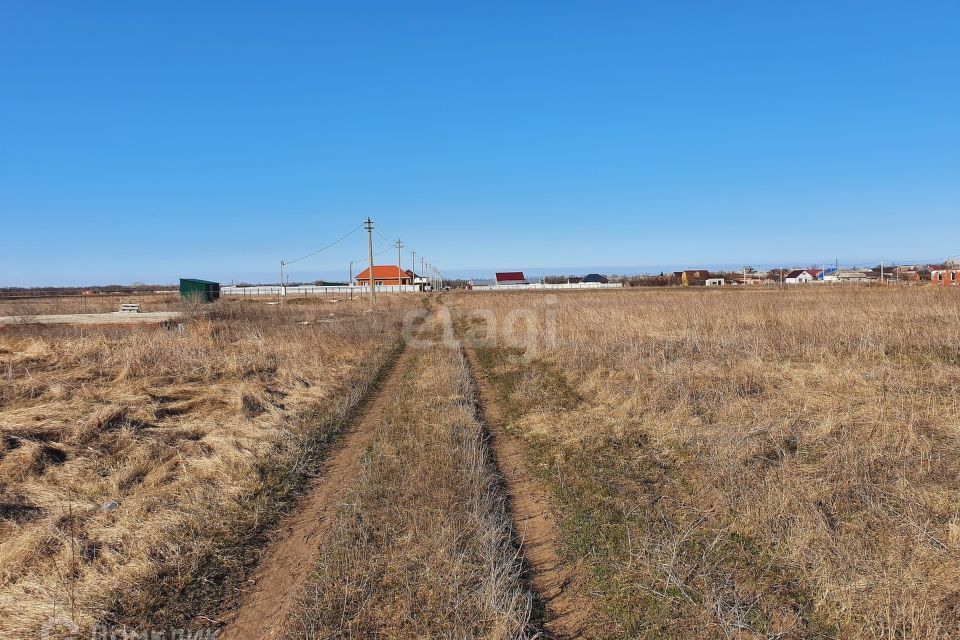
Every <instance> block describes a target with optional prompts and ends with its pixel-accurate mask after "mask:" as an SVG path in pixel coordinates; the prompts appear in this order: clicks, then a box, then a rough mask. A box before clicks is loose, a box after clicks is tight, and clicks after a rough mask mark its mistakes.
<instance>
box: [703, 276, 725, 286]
mask: <svg viewBox="0 0 960 640" xmlns="http://www.w3.org/2000/svg"><path fill="white" fill-rule="evenodd" d="M704 284H705V285H706V286H708V287H722V286H724V284H726V283H725V282H724V280H723V278H707V279H706V281H704Z"/></svg>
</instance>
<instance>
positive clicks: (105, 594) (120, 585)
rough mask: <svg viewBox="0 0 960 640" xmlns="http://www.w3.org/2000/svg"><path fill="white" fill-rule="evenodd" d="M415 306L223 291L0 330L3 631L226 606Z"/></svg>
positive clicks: (32, 631) (161, 618)
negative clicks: (141, 311)
mask: <svg viewBox="0 0 960 640" xmlns="http://www.w3.org/2000/svg"><path fill="white" fill-rule="evenodd" d="M410 304H414V302H413V301H412V300H410V301H403V300H395V301H391V300H386V301H383V303H382V304H381V305H380V307H379V308H378V311H377V312H375V313H367V312H365V307H364V306H362V305H360V304H353V305H351V304H349V303H343V304H339V305H320V304H309V305H288V306H285V307H283V308H281V307H270V306H266V305H264V304H262V303H255V302H221V303H218V304H216V305H211V306H210V309H209V310H210V313H209V314H207V315H201V316H199V317H196V318H193V319H191V320H189V321H187V322H186V324H185V327H184V331H183V332H182V333H181V332H180V331H179V330H178V329H177V327H176V326H174V327H168V328H163V327H135V328H131V329H126V330H116V329H114V330H111V329H99V330H90V329H82V330H81V329H79V328H70V327H61V328H50V327H45V328H41V327H8V328H7V329H5V330H3V331H0V376H2V377H0V380H2V385H0V438H2V440H0V636H3V637H5V638H7V637H10V638H17V637H36V634H37V630H38V628H39V627H40V625H42V624H43V622H44V620H46V619H47V618H48V617H50V616H51V615H55V614H61V615H63V614H65V615H67V616H68V617H72V618H73V619H74V620H75V621H76V622H77V623H78V624H79V625H80V626H81V628H89V627H90V625H92V624H93V623H94V622H97V621H100V622H108V623H111V624H114V623H116V624H122V623H126V624H130V625H132V626H134V627H140V628H143V627H144V626H147V627H149V626H151V625H152V626H153V627H154V628H157V627H158V626H161V627H162V626H165V625H170V624H175V623H179V624H176V625H175V626H185V625H186V626H189V623H190V622H191V620H192V619H193V618H194V616H197V615H200V614H206V615H213V614H215V612H216V611H217V608H218V607H219V606H220V603H221V600H222V599H223V598H229V597H230V596H231V593H232V592H231V591H229V590H226V589H228V588H232V586H233V585H234V582H232V581H235V580H236V579H237V578H238V577H239V576H241V575H242V574H243V571H244V569H245V568H246V567H247V566H248V565H249V563H250V562H251V560H252V559H253V558H254V551H255V548H256V546H257V544H258V542H259V541H260V536H262V533H263V529H264V525H265V524H266V523H268V522H269V521H270V520H271V519H272V518H274V517H275V516H276V514H277V513H278V511H280V510H282V509H283V508H284V506H285V505H286V504H287V503H288V501H289V500H290V499H291V497H292V496H293V495H294V494H295V493H296V491H297V489H298V487H299V485H300V483H301V481H302V479H303V477H304V475H305V474H306V473H309V471H310V469H311V466H312V465H313V464H314V463H315V462H316V460H317V458H319V457H320V456H321V454H322V450H323V448H324V446H325V443H326V441H327V440H328V439H329V438H330V437H332V436H333V435H334V433H335V431H336V430H337V428H338V427H339V426H340V425H341V424H342V422H343V419H344V417H345V416H346V415H347V414H348V413H349V412H350V411H351V409H352V407H354V406H355V405H356V403H357V401H358V400H359V398H360V397H361V396H362V395H363V393H364V390H365V388H366V387H367V386H368V385H369V384H370V383H371V382H372V381H373V379H374V378H375V376H376V374H377V371H378V370H379V369H380V367H381V366H382V364H383V363H384V362H385V361H386V360H387V359H389V358H390V357H392V356H391V354H392V353H393V349H394V346H395V345H396V342H397V339H398V338H399V332H400V321H401V316H402V312H403V311H404V309H405V308H406V307H408V306H409V305H410ZM111 501H113V502H115V503H116V508H115V509H113V508H112V507H110V506H108V507H107V508H103V505H105V504H108V503H110V502H111Z"/></svg>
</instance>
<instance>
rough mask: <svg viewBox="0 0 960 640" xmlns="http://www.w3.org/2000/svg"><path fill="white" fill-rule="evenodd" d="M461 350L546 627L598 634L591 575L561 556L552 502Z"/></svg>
mask: <svg viewBox="0 0 960 640" xmlns="http://www.w3.org/2000/svg"><path fill="white" fill-rule="evenodd" d="M463 349H464V353H465V354H466V356H467V362H468V364H469V366H470V370H471V377H472V378H473V383H474V387H475V388H476V391H477V396H478V402H479V405H480V406H479V409H480V417H481V418H482V420H483V422H484V424H485V425H486V427H487V430H488V432H489V435H490V444H491V449H492V451H493V457H494V462H495V463H496V465H497V467H498V468H499V470H500V473H501V474H502V475H503V477H504V479H505V480H506V487H507V495H508V497H509V500H510V512H511V516H512V518H513V524H514V529H515V530H516V532H517V536H518V537H519V539H520V545H521V551H522V552H523V556H524V558H525V560H526V563H527V566H528V568H529V574H530V575H529V580H530V585H531V587H532V588H533V590H534V591H535V592H536V594H537V596H538V598H539V599H540V602H541V603H542V604H543V606H544V608H545V610H546V611H545V615H544V620H543V624H544V627H545V628H546V630H547V631H548V632H549V633H550V634H551V635H552V636H553V637H555V638H558V639H562V640H566V639H572V638H599V637H602V633H601V632H600V631H599V629H598V628H597V626H598V621H597V619H596V615H595V614H594V608H593V603H592V601H591V600H590V598H589V596H588V595H587V586H588V585H589V578H588V576H587V575H586V573H585V571H584V569H583V568H582V567H580V566H579V565H577V564H574V563H571V562H569V561H567V560H566V559H565V558H563V557H562V556H561V555H560V552H559V539H560V534H559V529H558V526H557V522H556V519H555V518H554V517H553V515H552V513H551V506H550V500H549V498H548V497H547V494H546V492H545V490H544V488H543V486H542V485H541V483H540V482H539V481H538V480H537V479H536V477H535V476H534V475H533V473H532V472H531V471H530V468H529V459H528V456H527V454H526V451H525V450H524V447H523V445H522V444H521V443H519V442H517V441H516V440H515V439H513V438H511V437H510V436H509V435H507V434H505V433H503V431H502V428H501V425H502V424H503V416H504V411H503V409H502V408H501V407H500V405H499V404H498V400H497V397H498V396H497V392H496V389H495V388H494V387H493V384H492V383H491V382H490V381H489V380H488V379H487V377H486V375H485V373H484V371H483V369H482V367H481V366H480V363H479V360H478V358H477V354H476V352H475V351H474V350H473V349H472V348H470V347H468V346H467V345H464V347H463Z"/></svg>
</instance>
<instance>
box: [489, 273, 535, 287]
mask: <svg viewBox="0 0 960 640" xmlns="http://www.w3.org/2000/svg"><path fill="white" fill-rule="evenodd" d="M496 283H497V286H498V287H499V286H503V285H511V284H530V283H529V282H527V279H526V278H524V277H523V271H498V272H497V275H496Z"/></svg>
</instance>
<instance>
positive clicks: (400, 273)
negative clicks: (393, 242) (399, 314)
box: [397, 238, 403, 291]
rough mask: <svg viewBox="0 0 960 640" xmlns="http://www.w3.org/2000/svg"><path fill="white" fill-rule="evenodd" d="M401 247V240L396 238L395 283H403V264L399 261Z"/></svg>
mask: <svg viewBox="0 0 960 640" xmlns="http://www.w3.org/2000/svg"><path fill="white" fill-rule="evenodd" d="M401 249H403V241H402V240H400V238H397V284H398V285H401V286H402V285H403V265H402V264H401V262H400V257H401V256H400V253H401V251H400V250H401ZM398 291H403V289H398Z"/></svg>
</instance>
